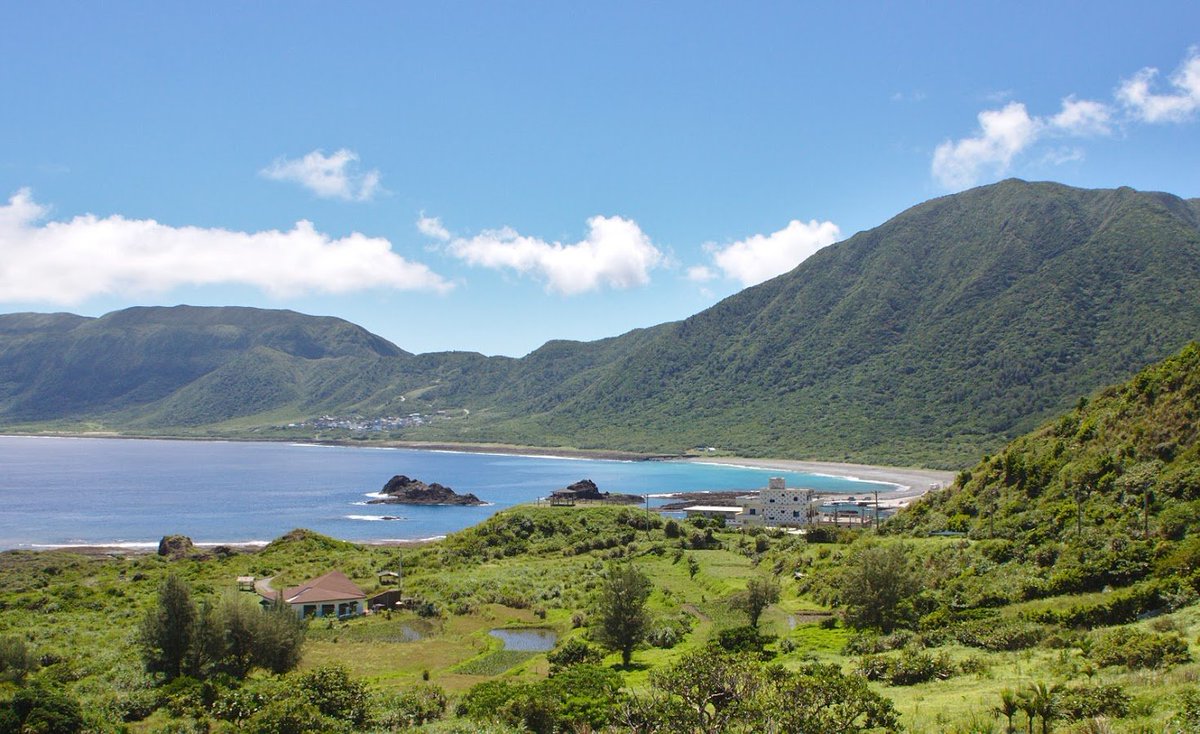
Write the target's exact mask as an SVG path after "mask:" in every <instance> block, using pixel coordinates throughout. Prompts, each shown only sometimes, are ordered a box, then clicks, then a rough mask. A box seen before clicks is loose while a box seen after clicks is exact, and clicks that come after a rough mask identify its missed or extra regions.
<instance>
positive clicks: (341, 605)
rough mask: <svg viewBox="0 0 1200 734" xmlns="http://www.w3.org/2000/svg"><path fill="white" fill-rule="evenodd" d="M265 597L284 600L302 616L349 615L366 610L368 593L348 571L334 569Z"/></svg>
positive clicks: (265, 598) (272, 599) (268, 600)
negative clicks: (352, 579) (349, 576)
mask: <svg viewBox="0 0 1200 734" xmlns="http://www.w3.org/2000/svg"><path fill="white" fill-rule="evenodd" d="M263 598H264V600H265V601H266V602H273V601H275V600H276V599H280V600H282V601H283V602H284V603H285V604H287V605H288V606H290V607H291V608H292V609H294V610H295V611H296V614H297V615H298V616H300V617H334V616H337V617H349V616H354V615H358V614H362V613H363V603H364V602H365V601H366V598H367V595H366V594H365V593H363V590H362V589H360V588H358V585H357V584H355V583H354V582H353V581H351V580H350V579H349V578H347V577H346V574H344V573H342V572H341V571H330V572H329V573H327V574H325V575H324V576H319V577H317V578H315V579H312V580H311V581H305V582H304V583H302V584H300V585H299V586H293V587H291V588H289V589H284V590H283V591H277V592H275V596H274V597H272V596H266V595H264V597H263Z"/></svg>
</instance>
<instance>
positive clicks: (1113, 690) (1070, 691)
mask: <svg viewBox="0 0 1200 734" xmlns="http://www.w3.org/2000/svg"><path fill="white" fill-rule="evenodd" d="M1131 700H1132V699H1131V698H1130V697H1129V694H1128V693H1126V692H1125V689H1123V688H1121V686H1119V685H1116V684H1108V685H1099V686H1076V687H1073V688H1066V689H1063V690H1062V691H1060V692H1059V694H1058V697H1057V700H1056V701H1055V707H1056V708H1057V710H1058V712H1059V713H1060V714H1061V715H1062V716H1063V717H1064V718H1066V719H1067V720H1069V721H1079V720H1081V719H1091V718H1094V717H1097V716H1107V717H1111V718H1121V717H1123V716H1126V715H1127V714H1128V713H1129V704H1130V701H1131Z"/></svg>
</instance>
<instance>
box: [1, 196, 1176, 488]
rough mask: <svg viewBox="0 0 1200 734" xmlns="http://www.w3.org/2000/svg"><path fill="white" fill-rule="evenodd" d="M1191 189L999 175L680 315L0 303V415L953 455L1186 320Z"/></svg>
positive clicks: (1004, 432) (921, 458) (1134, 359)
mask: <svg viewBox="0 0 1200 734" xmlns="http://www.w3.org/2000/svg"><path fill="white" fill-rule="evenodd" d="M1197 292H1200V202H1195V201H1184V200H1182V199H1179V198H1177V197H1174V196H1170V195H1167V194H1158V193H1144V192H1137V191H1133V190H1131V189H1125V188H1123V189H1116V190H1095V191H1093V190H1083V189H1073V188H1070V187H1066V186H1061V185H1058V184H1051V183H1026V182H1022V181H1016V180H1011V181H1004V182H1002V183H999V184H995V185H992V186H985V187H982V188H978V189H973V190H971V191H966V192H963V193H961V194H955V195H953V196H947V197H943V198H940V199H935V200H933V201H929V202H926V203H924V204H921V205H919V206H916V207H913V208H912V209H910V210H908V211H906V212H904V213H902V214H900V215H898V216H897V217H895V218H893V219H892V220H890V221H888V222H887V223H885V224H883V225H881V226H879V227H877V228H875V229H872V230H869V231H866V232H861V233H859V234H857V235H855V236H853V237H851V238H850V239H848V240H846V241H845V242H842V243H839V244H837V245H833V246H830V247H828V248H826V249H824V250H822V251H821V252H819V253H817V254H816V255H815V256H813V257H812V258H810V259H809V260H807V261H806V262H804V263H803V264H801V265H800V266H799V267H798V268H796V269H795V270H793V271H792V272H790V273H787V274H785V275H782V276H780V277H778V278H775V279H773V280H771V281H768V282H766V283H763V284H761V285H759V286H755V287H752V288H748V289H746V290H744V291H742V292H741V293H738V294H736V295H734V296H732V297H730V298H728V299H726V300H724V301H722V302H721V303H719V304H717V305H716V306H714V307H712V308H710V309H708V310H706V311H703V312H701V313H699V314H697V315H695V316H693V317H691V318H689V319H687V320H685V321H681V322H676V323H669V324H662V325H659V326H656V327H653V328H649V329H641V330H637V331H634V332H630V333H628V334H625V335H622V336H619V337H614V338H611V339H604V340H600V341H596V342H589V343H580V342H570V341H554V342H550V343H548V344H546V345H545V346H543V347H542V348H540V349H538V350H536V351H534V352H533V353H531V354H529V355H527V356H525V357H523V358H521V359H511V358H506V357H490V358H489V357H484V356H482V355H479V354H472V353H464V352H452V353H440V354H424V355H418V356H412V355H408V354H406V353H404V352H402V351H401V350H399V349H398V348H396V347H394V346H393V345H391V344H389V343H387V342H385V341H384V340H382V339H379V338H378V337H374V336H373V335H370V334H368V333H367V332H365V331H363V330H361V329H359V328H358V327H354V326H353V325H350V324H347V323H345V322H343V321H339V320H337V319H317V318H312V317H304V316H301V315H299V314H294V313H290V312H268V311H261V310H255V309H194V308H182V307H181V308H175V309H130V310H127V311H122V312H117V313H114V314H109V315H108V316H105V317H103V318H101V319H82V318H80V317H75V316H70V315H66V314H55V315H37V314H15V315H10V316H0V421H2V422H3V423H5V424H8V425H12V424H17V423H36V422H46V421H56V422H58V425H59V426H60V427H61V426H62V425H69V424H70V422H72V421H76V422H78V421H84V420H90V421H94V422H98V423H101V424H103V425H105V426H106V427H110V428H117V429H134V430H158V431H169V430H171V429H172V428H185V427H200V426H207V427H210V429H211V430H214V431H216V432H221V431H226V432H228V431H231V430H244V429H246V428H249V427H253V426H266V425H278V424H280V423H287V422H293V421H298V420H303V419H305V418H309V417H312V416H315V415H319V414H321V413H334V414H350V413H360V414H363V415H368V416H378V415H385V414H389V413H391V414H397V413H399V414H404V413H408V412H415V411H436V410H443V409H458V408H465V409H467V411H469V415H468V414H465V413H462V411H458V412H455V413H453V414H454V415H461V416H462V417H461V418H459V419H455V420H442V421H437V422H435V423H433V424H427V425H424V426H420V427H410V428H407V429H404V430H403V431H399V432H397V433H396V434H394V435H392V436H391V437H392V438H409V439H435V440H458V441H493V442H504V443H522V444H529V445H551V446H574V447H581V448H612V449H628V450H635V451H639V450H640V451H649V452H678V451H684V450H686V449H688V448H691V447H695V446H716V447H719V448H722V449H726V450H728V451H730V452H733V453H740V454H747V455H775V456H790V457H803V458H823V459H842V460H854V461H866V462H873V463H902V464H928V465H939V466H955V467H961V466H963V465H965V464H967V463H969V462H972V461H974V460H976V459H977V458H978V457H979V456H980V455H982V454H983V453H984V452H986V451H990V450H994V449H995V448H996V447H998V446H1000V445H1003V443H1004V442H1005V441H1007V440H1008V439H1009V438H1011V437H1012V436H1014V435H1017V434H1019V433H1021V432H1023V431H1026V430H1029V429H1031V428H1033V427H1034V426H1035V425H1036V424H1037V423H1038V422H1039V421H1041V420H1045V419H1046V418H1047V417H1048V416H1050V415H1053V414H1054V413H1056V412H1059V411H1061V410H1064V409H1066V408H1067V407H1069V406H1070V404H1071V402H1072V401H1073V400H1074V399H1075V397H1076V396H1078V395H1080V394H1086V393H1088V392H1090V391H1092V390H1095V389H1097V388H1099V387H1100V386H1102V385H1105V384H1109V383H1112V382H1116V381H1119V380H1122V379H1125V378H1126V377H1128V376H1129V375H1130V374H1132V373H1133V372H1135V371H1136V370H1138V369H1141V368H1142V367H1144V366H1145V365H1147V364H1150V363H1151V362H1153V361H1155V360H1158V359H1162V358H1163V357H1165V356H1167V355H1168V354H1171V353H1173V352H1174V351H1176V350H1178V349H1179V348H1180V347H1181V346H1182V345H1183V344H1185V343H1187V342H1188V341H1190V340H1192V339H1194V338H1196V337H1197V336H1200V301H1198V300H1197V299H1195V298H1194V294H1195V293H1197Z"/></svg>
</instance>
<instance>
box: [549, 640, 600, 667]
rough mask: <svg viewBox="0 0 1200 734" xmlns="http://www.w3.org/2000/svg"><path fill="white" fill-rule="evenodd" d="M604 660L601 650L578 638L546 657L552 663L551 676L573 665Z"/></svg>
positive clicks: (567, 642) (562, 645)
mask: <svg viewBox="0 0 1200 734" xmlns="http://www.w3.org/2000/svg"><path fill="white" fill-rule="evenodd" d="M603 658H604V654H603V653H602V652H600V650H598V649H596V648H595V647H593V646H591V645H589V644H587V643H586V642H584V641H583V640H581V639H579V638H578V637H572V638H571V639H569V640H567V641H566V642H564V643H563V644H561V645H559V646H558V648H557V649H555V650H553V651H552V652H550V653H548V654H547V655H546V660H548V661H549V662H550V675H555V674H556V673H558V672H560V671H563V670H566V669H567V668H569V667H571V666H573V665H582V664H584V663H598V662H600V661H601V660H602V659H603Z"/></svg>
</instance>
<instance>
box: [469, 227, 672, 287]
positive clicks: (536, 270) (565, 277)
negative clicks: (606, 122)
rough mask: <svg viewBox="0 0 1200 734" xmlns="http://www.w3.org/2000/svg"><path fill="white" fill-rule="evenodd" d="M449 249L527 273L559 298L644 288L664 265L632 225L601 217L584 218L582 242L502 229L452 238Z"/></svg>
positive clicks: (494, 266)
mask: <svg viewBox="0 0 1200 734" xmlns="http://www.w3.org/2000/svg"><path fill="white" fill-rule="evenodd" d="M448 251H449V252H450V254H452V255H454V256H455V257H457V258H459V259H461V260H463V261H465V262H467V263H468V264H470V265H475V266H479V267H485V268H492V269H497V270H504V269H507V270H515V271H516V272H518V273H522V274H531V275H533V276H534V277H537V278H540V279H542V280H544V281H545V282H546V289H547V290H550V291H553V292H556V293H561V294H563V295H575V294H579V293H584V292H587V291H593V290H597V289H599V288H600V287H602V286H609V287H613V288H631V287H633V286H639V285H645V284H646V283H649V282H650V271H651V270H653V269H654V268H656V267H658V266H660V265H662V264H663V261H664V256H663V253H662V252H660V251H659V250H658V248H656V247H655V246H654V245H653V243H651V241H650V238H649V237H647V236H646V234H645V233H644V232H642V230H641V228H640V227H638V225H637V222H634V221H633V220H630V219H623V218H621V217H602V216H596V217H592V218H591V219H589V220H588V235H587V238H586V239H584V240H583V241H581V242H575V243H570V244H563V243H561V242H547V241H545V240H542V239H538V238H536V237H527V236H524V235H522V234H520V233H518V232H517V231H515V230H513V229H511V228H508V227H505V228H503V229H496V230H486V231H484V232H481V233H480V234H478V235H476V236H474V237H471V238H470V239H465V238H459V239H455V240H453V241H452V242H450V244H449V245H448Z"/></svg>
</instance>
